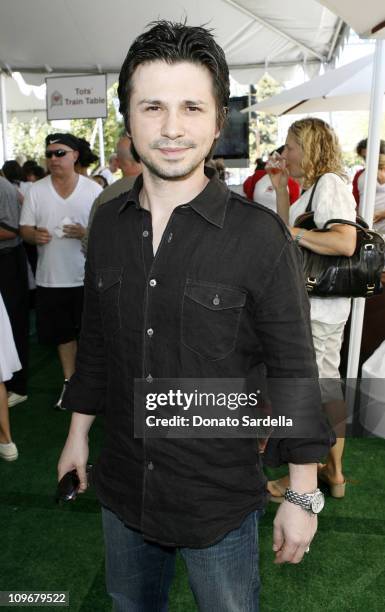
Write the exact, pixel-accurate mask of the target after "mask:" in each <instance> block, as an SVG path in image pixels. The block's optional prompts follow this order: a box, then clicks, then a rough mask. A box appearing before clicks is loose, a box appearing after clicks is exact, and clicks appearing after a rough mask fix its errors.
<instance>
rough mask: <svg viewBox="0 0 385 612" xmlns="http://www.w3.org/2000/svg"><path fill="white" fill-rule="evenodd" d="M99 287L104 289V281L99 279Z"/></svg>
mask: <svg viewBox="0 0 385 612" xmlns="http://www.w3.org/2000/svg"><path fill="white" fill-rule="evenodd" d="M98 287H99V289H101V288H102V287H103V281H102V279H101V278H99V282H98Z"/></svg>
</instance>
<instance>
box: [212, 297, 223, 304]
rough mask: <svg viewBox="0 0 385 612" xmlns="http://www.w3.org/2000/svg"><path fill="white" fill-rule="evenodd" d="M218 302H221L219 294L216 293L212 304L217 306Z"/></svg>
mask: <svg viewBox="0 0 385 612" xmlns="http://www.w3.org/2000/svg"><path fill="white" fill-rule="evenodd" d="M220 303H221V300H220V299H219V296H218V295H216V296H215V298H214V299H213V304H214V306H219V304H220Z"/></svg>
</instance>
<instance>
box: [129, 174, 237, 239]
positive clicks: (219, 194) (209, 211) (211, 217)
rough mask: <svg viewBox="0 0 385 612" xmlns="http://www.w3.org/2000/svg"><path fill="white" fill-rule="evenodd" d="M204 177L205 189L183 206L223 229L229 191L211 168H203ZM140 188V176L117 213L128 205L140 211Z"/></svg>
mask: <svg viewBox="0 0 385 612" xmlns="http://www.w3.org/2000/svg"><path fill="white" fill-rule="evenodd" d="M205 175H206V176H207V178H208V179H210V180H209V182H208V183H207V185H206V187H205V188H204V189H203V191H201V192H200V193H199V194H198V195H197V196H196V197H195V198H194V199H193V200H191V202H186V203H185V204H183V206H190V207H191V208H192V209H193V210H195V212H197V213H198V214H199V215H201V216H202V217H203V218H204V219H206V221H208V222H209V223H213V224H214V225H216V226H217V227H220V228H223V225H224V222H225V215H226V208H227V203H228V201H229V199H230V190H229V189H228V187H227V185H226V184H225V183H224V182H223V181H221V180H219V178H218V177H217V175H216V172H215V170H214V169H213V168H209V167H208V166H205ZM142 187H143V177H142V175H141V174H140V175H139V176H138V178H137V179H136V181H135V183H134V186H133V188H132V189H131V191H130V192H129V194H128V197H127V199H125V201H124V202H123V204H122V205H121V206H120V208H119V210H118V212H119V213H121V212H123V211H124V210H125V209H126V208H127V206H129V205H130V204H131V205H132V204H133V205H135V208H137V209H140V202H139V194H140V191H141V189H142Z"/></svg>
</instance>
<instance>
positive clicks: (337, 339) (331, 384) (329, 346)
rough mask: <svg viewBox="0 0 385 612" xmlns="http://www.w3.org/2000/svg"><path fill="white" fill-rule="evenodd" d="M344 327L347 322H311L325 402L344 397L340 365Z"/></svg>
mask: <svg viewBox="0 0 385 612" xmlns="http://www.w3.org/2000/svg"><path fill="white" fill-rule="evenodd" d="M344 327H345V322H343V323H337V324H335V325H334V324H331V323H321V322H320V321H312V322H311V329H312V334H313V343H314V348H315V354H316V360H317V366H318V374H319V378H320V387H321V395H322V401H323V402H329V401H333V400H342V399H343V394H342V389H341V381H340V373H339V370H338V367H339V365H340V359H341V345H342V338H343V333H344Z"/></svg>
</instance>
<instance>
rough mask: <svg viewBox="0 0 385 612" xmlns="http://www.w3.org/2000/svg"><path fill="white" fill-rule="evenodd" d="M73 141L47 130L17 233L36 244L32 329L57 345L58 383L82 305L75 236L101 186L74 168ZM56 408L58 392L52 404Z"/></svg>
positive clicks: (73, 345) (69, 359)
mask: <svg viewBox="0 0 385 612" xmlns="http://www.w3.org/2000/svg"><path fill="white" fill-rule="evenodd" d="M78 156H79V140H78V139H77V138H76V137H75V136H73V135H72V134H66V133H64V134H62V133H56V134H50V135H49V136H47V138H46V158H47V167H48V170H49V171H50V175H49V176H47V177H45V178H43V179H41V180H40V181H37V182H35V183H33V184H32V186H31V188H30V189H29V191H28V192H27V195H26V197H25V200H24V203H23V207H22V212H21V217H20V234H21V236H22V238H23V239H24V240H25V241H26V242H28V243H29V244H33V245H37V250H38V260H37V269H36V285H37V290H36V328H37V335H38V338H39V341H40V342H42V343H44V344H54V345H56V346H57V348H58V353H59V358H60V362H61V365H62V368H63V375H64V385H63V390H64V387H65V385H66V384H67V381H68V380H69V378H70V377H71V376H72V374H73V372H74V369H75V356H76V350H77V337H78V334H79V330H80V320H81V313H82V308H83V281H84V255H83V253H82V251H81V244H80V241H81V239H82V238H83V236H84V234H85V232H86V227H87V223H88V216H89V213H90V209H91V206H92V203H93V201H94V199H95V198H96V196H97V195H99V193H100V191H101V187H100V186H99V185H97V184H96V183H95V182H94V181H91V180H90V179H88V178H86V177H84V176H81V175H79V174H77V173H76V172H75V163H76V161H77V159H78ZM55 406H56V408H59V409H61V408H62V405H61V395H60V397H59V399H58V401H57V402H56V404H55Z"/></svg>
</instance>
